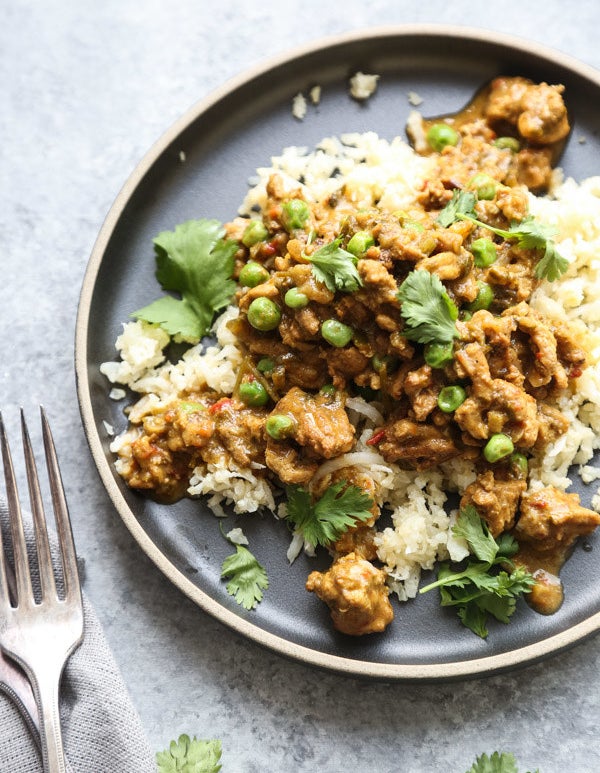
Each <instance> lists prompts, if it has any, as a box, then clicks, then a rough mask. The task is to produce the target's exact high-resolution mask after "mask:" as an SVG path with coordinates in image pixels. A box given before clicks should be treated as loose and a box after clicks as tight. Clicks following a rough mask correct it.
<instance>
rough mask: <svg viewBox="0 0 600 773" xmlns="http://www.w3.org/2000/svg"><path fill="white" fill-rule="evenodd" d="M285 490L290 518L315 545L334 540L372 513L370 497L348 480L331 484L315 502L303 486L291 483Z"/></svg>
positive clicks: (297, 531) (306, 538) (369, 516)
mask: <svg viewBox="0 0 600 773" xmlns="http://www.w3.org/2000/svg"><path fill="white" fill-rule="evenodd" d="M342 489H343V491H342ZM286 493H287V498H288V502H287V519H288V520H289V521H290V522H291V523H293V524H294V526H295V531H296V533H299V534H301V535H302V537H303V538H304V540H305V541H306V542H308V543H310V544H311V545H313V546H314V547H316V546H317V545H323V546H327V545H329V544H331V543H332V542H335V541H336V540H338V539H339V538H340V537H341V536H342V534H343V533H344V532H345V531H347V530H348V529H349V528H350V527H351V526H355V525H356V524H357V523H362V522H364V521H368V520H369V518H372V517H373V513H372V512H371V510H370V508H371V507H372V506H373V500H372V499H371V497H370V496H369V495H368V494H366V493H365V492H364V491H363V490H362V489H360V488H358V486H348V485H347V483H346V481H345V480H342V481H339V482H338V483H334V484H333V485H332V486H330V487H329V488H328V489H327V491H326V492H325V493H324V494H323V496H322V497H321V498H320V499H318V500H317V501H316V502H312V501H311V496H310V494H309V493H308V491H306V490H305V489H303V488H301V487H300V486H288V487H287V489H286Z"/></svg>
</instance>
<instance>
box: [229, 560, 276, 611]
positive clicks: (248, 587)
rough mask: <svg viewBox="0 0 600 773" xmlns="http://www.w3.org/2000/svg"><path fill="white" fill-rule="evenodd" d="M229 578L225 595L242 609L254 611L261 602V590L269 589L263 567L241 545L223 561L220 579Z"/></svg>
mask: <svg viewBox="0 0 600 773" xmlns="http://www.w3.org/2000/svg"><path fill="white" fill-rule="evenodd" d="M228 577H229V578H231V579H230V580H229V582H228V583H227V586H226V588H227V593H229V595H230V596H233V597H234V598H235V600H236V601H237V603H238V604H240V605H241V606H243V607H244V609H248V610H250V609H254V608H255V607H256V605H257V604H258V602H259V601H262V598H263V590H266V589H267V588H268V587H269V578H268V577H267V573H266V571H265V569H264V567H263V566H262V565H261V564H259V562H258V561H257V559H256V558H255V556H254V555H253V554H252V553H251V552H250V551H249V550H248V548H245V547H244V546H243V545H237V546H236V552H235V553H232V554H231V555H230V556H227V558H226V559H225V560H224V561H223V563H222V565H221V579H226V578H228Z"/></svg>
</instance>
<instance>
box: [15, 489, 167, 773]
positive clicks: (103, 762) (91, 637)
mask: <svg viewBox="0 0 600 773" xmlns="http://www.w3.org/2000/svg"><path fill="white" fill-rule="evenodd" d="M24 520H25V519H24ZM0 524H1V527H2V533H3V534H4V535H6V534H7V515H6V510H5V507H4V505H3V504H2V503H0ZM50 539H51V542H54V544H55V540H53V538H52V535H50ZM5 544H6V542H5ZM83 604H84V621H85V630H84V639H83V643H82V644H81V646H80V647H79V648H78V649H77V650H76V651H75V652H74V653H73V655H71V657H70V659H69V661H68V663H67V665H66V668H65V671H64V673H63V678H62V683H61V705H60V712H61V725H62V728H63V737H64V742H65V750H66V755H67V757H68V760H69V764H70V766H71V768H72V770H73V773H155V771H156V769H157V766H156V760H155V755H154V753H153V751H152V750H151V748H150V746H149V743H148V740H147V739H146V736H145V734H144V731H143V728H142V725H141V722H140V719H139V716H138V714H137V712H136V711H135V709H134V707H133V705H132V703H131V699H130V696H129V694H128V692H127V689H126V687H125V684H124V682H123V679H122V677H121V674H120V673H119V669H118V667H117V664H116V662H115V660H114V657H113V655H112V653H111V651H110V649H109V647H108V643H107V641H106V638H105V635H104V632H103V630H102V626H101V624H100V621H99V620H98V617H97V615H96V613H95V611H94V609H93V607H92V605H91V604H90V602H89V600H88V599H87V598H86V596H85V594H84V598H83ZM0 773H43V768H42V762H41V756H40V753H39V751H38V749H37V747H36V745H35V743H34V741H33V739H32V738H31V735H30V733H29V731H28V729H27V727H26V725H25V723H24V721H23V719H22V717H21V715H20V714H19V712H18V710H17V709H16V708H15V707H14V705H13V704H12V702H11V701H10V699H9V698H8V697H7V696H5V695H4V693H2V692H0Z"/></svg>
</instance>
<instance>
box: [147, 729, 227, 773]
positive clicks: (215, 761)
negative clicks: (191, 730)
mask: <svg viewBox="0 0 600 773" xmlns="http://www.w3.org/2000/svg"><path fill="white" fill-rule="evenodd" d="M220 759H221V742H220V741H199V740H198V739H197V738H196V737H194V738H190V737H189V736H188V735H180V736H179V740H177V741H171V743H170V745H169V748H168V749H165V751H162V752H158V754H157V755H156V762H157V764H158V773H219V771H220V770H221V765H220V764H219V761H220Z"/></svg>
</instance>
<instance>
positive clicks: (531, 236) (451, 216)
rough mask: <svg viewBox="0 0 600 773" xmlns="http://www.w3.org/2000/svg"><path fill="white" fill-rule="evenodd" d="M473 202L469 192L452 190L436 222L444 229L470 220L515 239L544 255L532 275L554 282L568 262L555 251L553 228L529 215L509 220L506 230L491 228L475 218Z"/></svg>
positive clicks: (504, 237) (503, 237) (501, 235)
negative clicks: (510, 221)
mask: <svg viewBox="0 0 600 773" xmlns="http://www.w3.org/2000/svg"><path fill="white" fill-rule="evenodd" d="M476 202H477V198H476V196H475V195H474V194H473V193H469V192H467V191H460V190H455V191H454V192H453V194H452V198H451V199H450V201H449V202H448V204H446V206H445V207H444V209H442V211H441V212H440V213H439V215H438V217H437V219H436V222H437V223H438V224H439V225H441V226H443V227H444V228H447V227H448V226H449V225H452V223H455V222H456V221H457V220H470V221H471V222H472V223H475V225H478V226H481V227H482V228H487V230H488V231H491V232H492V233H495V234H496V236H500V237H501V238H502V239H505V240H508V241H515V242H516V243H517V244H518V246H519V247H522V248H523V249H526V250H539V251H543V252H544V254H543V256H542V257H541V258H540V260H539V261H538V262H537V265H536V267H535V275H536V277H537V278H538V279H547V280H548V281H549V282H554V280H556V279H559V278H560V277H561V276H562V275H563V274H564V273H565V271H566V270H567V269H568V268H569V261H568V260H567V259H566V258H563V256H562V255H561V254H560V253H559V252H558V250H557V249H556V244H555V243H554V241H553V237H554V236H556V229H555V228H553V227H552V226H549V225H547V224H545V223H539V222H538V221H537V220H536V219H535V218H534V217H533V216H532V215H528V216H527V217H526V218H524V219H523V220H521V221H520V222H514V223H511V225H510V227H509V228H508V229H504V228H495V227H494V226H491V225H488V224H487V223H484V222H482V221H481V220H478V218H477V215H476V212H475V204H476Z"/></svg>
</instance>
